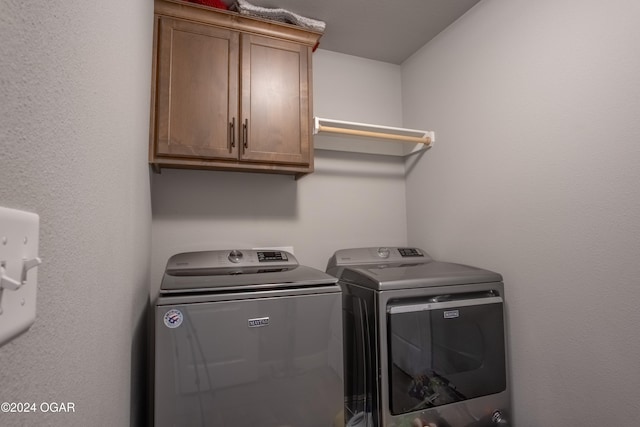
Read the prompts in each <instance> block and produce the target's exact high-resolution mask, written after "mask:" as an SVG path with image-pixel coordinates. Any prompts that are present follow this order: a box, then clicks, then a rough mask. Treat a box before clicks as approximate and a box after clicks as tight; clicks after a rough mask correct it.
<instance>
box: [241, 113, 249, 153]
mask: <svg viewBox="0 0 640 427" xmlns="http://www.w3.org/2000/svg"><path fill="white" fill-rule="evenodd" d="M242 147H243V148H242V152H243V153H244V152H245V151H246V149H247V148H249V119H244V123H243V124H242Z"/></svg>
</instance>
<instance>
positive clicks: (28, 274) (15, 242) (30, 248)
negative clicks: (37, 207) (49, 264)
mask: <svg viewBox="0 0 640 427" xmlns="http://www.w3.org/2000/svg"><path fill="white" fill-rule="evenodd" d="M39 228H40V218H39V216H38V215H36V214H34V213H31V212H24V211H19V210H15V209H8V208H3V207H0V346H2V345H4V344H6V343H7V342H9V341H11V340H12V339H14V338H15V337H17V336H18V335H20V334H22V333H23V332H25V331H26V330H27V329H29V328H30V327H31V325H32V324H33V322H34V321H35V319H36V290H37V280H38V278H37V274H36V273H37V271H36V269H35V267H37V266H38V265H40V263H41V262H42V261H41V260H40V258H38V236H39Z"/></svg>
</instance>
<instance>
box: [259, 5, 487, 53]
mask: <svg viewBox="0 0 640 427" xmlns="http://www.w3.org/2000/svg"><path fill="white" fill-rule="evenodd" d="M478 1H480V0H321V1H318V0H250V1H249V3H250V4H252V5H255V6H262V7H270V8H271V7H280V8H283V9H287V10H289V11H291V12H294V13H297V14H298V15H302V16H305V17H307V18H314V19H319V20H321V21H324V22H325V23H326V25H327V26H326V30H325V32H324V35H323V36H322V38H321V39H320V49H326V50H330V51H333V52H340V53H345V54H348V55H354V56H359V57H363V58H369V59H374V60H378V61H383V62H389V63H392V64H401V63H402V62H403V61H404V60H405V59H407V58H408V57H409V56H411V55H412V54H413V53H414V52H416V51H417V50H418V49H419V48H421V47H422V46H423V45H424V44H426V43H427V42H428V41H429V40H431V39H432V38H433V37H435V36H436V35H437V34H438V33H440V32H441V31H442V30H444V29H445V28H446V27H448V26H449V24H451V23H452V22H453V21H455V20H456V19H458V18H459V17H460V16H462V15H463V14H464V13H465V12H466V11H467V10H469V9H471V7H473V6H474V5H475V4H476V3H478Z"/></svg>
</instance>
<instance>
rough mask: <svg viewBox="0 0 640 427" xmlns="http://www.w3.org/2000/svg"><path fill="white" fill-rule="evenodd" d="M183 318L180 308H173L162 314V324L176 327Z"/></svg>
mask: <svg viewBox="0 0 640 427" xmlns="http://www.w3.org/2000/svg"><path fill="white" fill-rule="evenodd" d="M183 320H184V316H183V314H182V312H181V311H180V310H176V309H175V308H173V309H171V310H169V311H167V312H166V313H165V314H164V324H165V326H166V327H167V328H171V329H173V328H177V327H178V326H180V325H182V321H183Z"/></svg>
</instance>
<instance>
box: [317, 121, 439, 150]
mask: <svg viewBox="0 0 640 427" xmlns="http://www.w3.org/2000/svg"><path fill="white" fill-rule="evenodd" d="M313 134H314V135H316V138H315V141H314V143H315V148H316V149H320V150H337V151H351V152H359V153H368V154H384V155H391V156H408V155H412V154H415V153H418V152H422V151H425V150H427V149H428V148H430V147H431V145H432V144H433V141H434V140H435V134H434V132H431V131H424V130H417V129H407V128H399V127H390V126H379V125H372V124H367V123H356V122H347V121H343V120H333V119H325V118H320V117H314V126H313ZM320 135H322V137H321V138H318V137H317V136H320ZM325 135H326V136H328V137H331V138H324V136H325ZM336 137H337V138H336ZM398 142H401V143H402V144H398Z"/></svg>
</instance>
